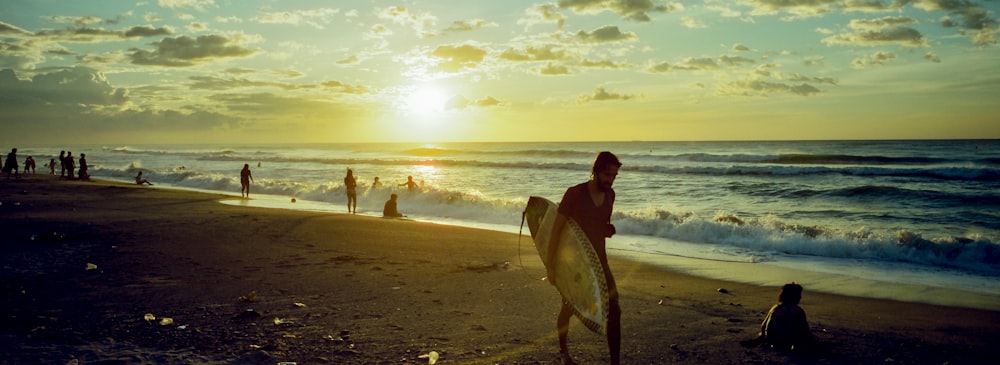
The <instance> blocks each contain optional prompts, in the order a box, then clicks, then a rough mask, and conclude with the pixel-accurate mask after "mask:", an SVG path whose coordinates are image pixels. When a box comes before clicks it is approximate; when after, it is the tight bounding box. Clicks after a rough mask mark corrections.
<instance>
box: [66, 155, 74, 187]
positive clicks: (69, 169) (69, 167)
mask: <svg viewBox="0 0 1000 365" xmlns="http://www.w3.org/2000/svg"><path fill="white" fill-rule="evenodd" d="M75 169H76V160H75V159H73V152H71V151H66V178H67V179H70V180H72V179H75V178H76V177H75V176H73V170H75Z"/></svg>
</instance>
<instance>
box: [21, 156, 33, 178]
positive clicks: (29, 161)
mask: <svg viewBox="0 0 1000 365" xmlns="http://www.w3.org/2000/svg"><path fill="white" fill-rule="evenodd" d="M28 171H31V174H32V175H34V174H35V158H34V157H31V156H28V158H26V159H24V173H25V174H27V173H28Z"/></svg>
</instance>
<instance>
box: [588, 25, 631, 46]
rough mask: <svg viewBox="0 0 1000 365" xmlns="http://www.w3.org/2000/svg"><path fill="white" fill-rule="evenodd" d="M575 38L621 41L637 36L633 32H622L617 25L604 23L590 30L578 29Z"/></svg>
mask: <svg viewBox="0 0 1000 365" xmlns="http://www.w3.org/2000/svg"><path fill="white" fill-rule="evenodd" d="M576 38H577V39H579V40H581V41H583V42H587V43H604V42H621V41H628V40H633V39H636V38H638V37H637V36H636V35H635V33H633V32H624V33H623V32H622V31H620V30H618V27H617V26H614V25H605V26H603V27H600V28H597V29H595V30H594V31H592V32H585V31H582V30H581V31H579V32H577V33H576Z"/></svg>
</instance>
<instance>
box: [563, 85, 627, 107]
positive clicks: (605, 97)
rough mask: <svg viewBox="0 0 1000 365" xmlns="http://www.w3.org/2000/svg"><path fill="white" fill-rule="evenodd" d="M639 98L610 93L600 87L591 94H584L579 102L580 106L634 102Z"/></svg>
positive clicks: (578, 99)
mask: <svg viewBox="0 0 1000 365" xmlns="http://www.w3.org/2000/svg"><path fill="white" fill-rule="evenodd" d="M635 98H637V96H636V95H634V94H621V93H617V92H609V91H607V90H606V89H604V88H603V87H598V88H596V89H594V92H593V93H591V94H583V95H580V96H579V97H578V98H577V100H576V101H577V102H578V103H580V104H584V103H589V102H593V101H614V100H632V99H635Z"/></svg>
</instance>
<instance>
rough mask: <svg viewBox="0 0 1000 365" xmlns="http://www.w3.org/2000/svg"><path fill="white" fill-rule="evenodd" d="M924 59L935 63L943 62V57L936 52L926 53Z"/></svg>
mask: <svg viewBox="0 0 1000 365" xmlns="http://www.w3.org/2000/svg"><path fill="white" fill-rule="evenodd" d="M924 59H925V60H928V61H931V62H934V63H941V57H940V56H938V55H937V53H934V52H927V54H925V55H924Z"/></svg>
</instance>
